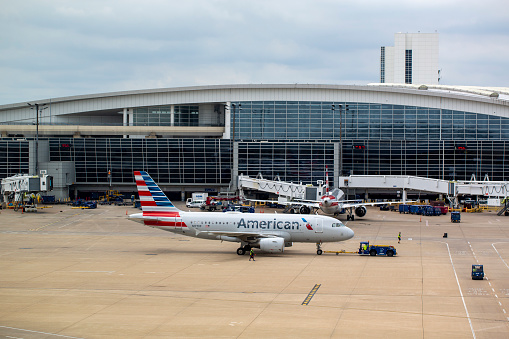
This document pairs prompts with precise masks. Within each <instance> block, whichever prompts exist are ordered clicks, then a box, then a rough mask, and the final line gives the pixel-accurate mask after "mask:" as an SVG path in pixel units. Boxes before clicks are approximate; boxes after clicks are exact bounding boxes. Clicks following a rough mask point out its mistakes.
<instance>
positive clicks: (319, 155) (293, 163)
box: [0, 101, 509, 187]
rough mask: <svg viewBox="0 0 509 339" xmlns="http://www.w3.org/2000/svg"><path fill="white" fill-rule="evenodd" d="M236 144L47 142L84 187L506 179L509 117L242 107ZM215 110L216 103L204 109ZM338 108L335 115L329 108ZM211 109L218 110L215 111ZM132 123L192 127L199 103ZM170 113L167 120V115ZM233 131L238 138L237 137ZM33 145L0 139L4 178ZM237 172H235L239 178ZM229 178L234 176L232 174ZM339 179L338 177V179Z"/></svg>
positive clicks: (19, 167) (384, 108)
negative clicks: (363, 178)
mask: <svg viewBox="0 0 509 339" xmlns="http://www.w3.org/2000/svg"><path fill="white" fill-rule="evenodd" d="M232 104H235V105H236V107H239V106H240V107H241V109H236V110H235V114H233V110H230V112H231V115H230V119H231V121H230V128H231V130H230V133H231V134H230V135H232V139H233V138H234V139H235V141H236V144H235V147H234V144H233V140H229V139H211V138H201V137H199V136H197V137H196V138H193V139H180V138H179V139H173V138H155V139H150V138H145V139H134V138H118V137H117V138H70V137H69V138H59V137H54V138H49V139H48V140H49V158H50V159H49V160H50V161H72V162H74V166H75V173H76V184H77V185H80V186H82V187H84V186H86V185H89V187H96V186H97V185H107V184H108V183H109V180H108V176H107V173H108V170H111V172H112V184H119V185H132V184H133V180H134V179H133V171H135V170H146V171H148V172H149V173H150V174H151V175H152V176H153V178H154V180H156V182H158V183H161V184H162V185H182V187H184V186H186V185H190V186H192V185H197V186H199V185H201V186H203V185H210V186H223V187H225V186H229V185H230V182H231V179H232V176H234V175H235V174H237V173H238V174H241V173H242V174H244V175H249V176H256V175H258V173H261V174H262V175H263V177H264V178H266V179H273V178H275V177H277V176H279V178H280V179H281V180H284V181H290V182H292V181H293V182H302V183H305V184H316V181H317V180H324V177H325V167H326V166H328V168H329V179H330V181H331V186H332V187H333V186H334V185H335V183H334V179H335V178H334V170H336V173H337V171H338V170H339V172H340V173H339V174H340V175H349V174H357V175H412V176H422V177H429V178H438V179H444V180H470V178H471V177H472V175H475V176H476V177H477V178H478V179H482V178H484V176H485V175H486V174H487V175H488V176H489V178H490V179H491V180H505V181H507V180H509V119H508V118H501V117H498V116H490V115H486V114H476V113H471V112H465V111H455V110H447V109H436V108H428V107H417V106H405V105H389V104H379V103H363V102H331V101H320V102H315V101H242V102H233V103H232ZM210 106H211V107H213V106H212V105H210ZM333 106H334V109H333ZM214 110H215V108H214ZM134 112H135V114H134V117H135V123H136V124H148V125H154V126H160V125H169V124H171V122H172V121H173V123H174V125H176V126H195V125H197V124H198V114H197V112H198V106H193V105H187V106H185V105H174V106H173V114H172V106H170V105H167V106H157V107H155V106H154V107H144V108H143V107H140V108H135V109H134ZM171 116H173V119H172V118H171ZM233 131H235V134H234V135H233ZM31 160H33V159H29V141H14V140H13V139H12V138H9V139H7V138H4V139H0V176H1V177H7V176H10V175H14V174H17V173H28V172H29V163H30V161H31ZM237 170H238V171H237ZM234 171H235V172H234ZM336 179H337V178H336Z"/></svg>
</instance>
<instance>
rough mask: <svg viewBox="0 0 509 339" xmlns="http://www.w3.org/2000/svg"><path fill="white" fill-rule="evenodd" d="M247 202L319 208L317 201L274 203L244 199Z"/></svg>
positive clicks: (272, 201)
mask: <svg viewBox="0 0 509 339" xmlns="http://www.w3.org/2000/svg"><path fill="white" fill-rule="evenodd" d="M246 200H248V201H255V202H270V203H273V204H279V205H287V206H288V205H299V206H308V207H314V208H320V205H319V204H318V203H319V202H318V201H314V200H305V201H301V200H298V201H274V200H254V199H246Z"/></svg>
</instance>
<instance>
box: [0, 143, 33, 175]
mask: <svg viewBox="0 0 509 339" xmlns="http://www.w3.org/2000/svg"><path fill="white" fill-rule="evenodd" d="M28 172H29V143H28V141H14V140H12V139H8V140H1V139H0V179H3V178H6V177H10V176H13V175H16V174H28Z"/></svg>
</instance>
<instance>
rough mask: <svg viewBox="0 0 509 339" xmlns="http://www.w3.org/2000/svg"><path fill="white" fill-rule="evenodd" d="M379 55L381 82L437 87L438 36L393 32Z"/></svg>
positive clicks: (433, 34) (435, 34) (434, 34)
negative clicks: (390, 40)
mask: <svg viewBox="0 0 509 339" xmlns="http://www.w3.org/2000/svg"><path fill="white" fill-rule="evenodd" d="M380 52H381V53H380V82H381V83H403V84H428V85H436V84H438V78H439V74H438V69H439V68H438V33H396V34H394V47H386V46H382V48H381V51H380Z"/></svg>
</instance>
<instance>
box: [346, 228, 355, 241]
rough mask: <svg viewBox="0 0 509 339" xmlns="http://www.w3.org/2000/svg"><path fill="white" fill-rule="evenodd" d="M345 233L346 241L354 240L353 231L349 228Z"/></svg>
mask: <svg viewBox="0 0 509 339" xmlns="http://www.w3.org/2000/svg"><path fill="white" fill-rule="evenodd" d="M345 231H346V232H345V240H348V239H352V238H353V236H354V233H353V231H352V229H351V228H348V227H347V228H346V230H345Z"/></svg>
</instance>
